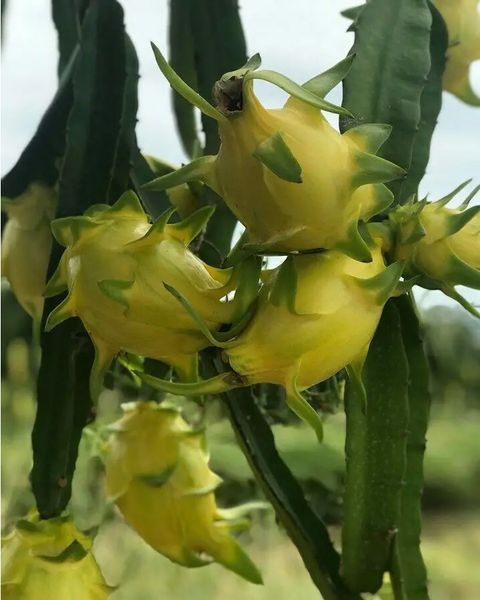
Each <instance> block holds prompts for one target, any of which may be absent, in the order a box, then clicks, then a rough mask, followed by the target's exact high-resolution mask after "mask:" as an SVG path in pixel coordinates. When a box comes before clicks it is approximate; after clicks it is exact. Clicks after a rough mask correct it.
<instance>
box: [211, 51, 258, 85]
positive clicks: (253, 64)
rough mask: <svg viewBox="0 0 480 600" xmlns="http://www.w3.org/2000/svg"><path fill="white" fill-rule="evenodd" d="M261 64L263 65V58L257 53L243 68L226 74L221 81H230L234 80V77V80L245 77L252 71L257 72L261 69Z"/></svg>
mask: <svg viewBox="0 0 480 600" xmlns="http://www.w3.org/2000/svg"><path fill="white" fill-rule="evenodd" d="M261 64H262V57H261V56H260V54H259V53H258V52H257V53H256V54H254V55H253V56H251V57H250V58H249V59H248V60H247V62H246V63H245V64H244V65H243V67H240V68H239V69H235V71H229V72H228V73H224V74H223V75H222V77H221V78H220V80H221V81H228V80H230V79H232V77H234V78H242V77H245V75H246V74H247V73H249V72H250V71H256V70H257V69H259V68H260V66H261Z"/></svg>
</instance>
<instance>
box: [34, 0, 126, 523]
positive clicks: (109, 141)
mask: <svg viewBox="0 0 480 600" xmlns="http://www.w3.org/2000/svg"><path fill="white" fill-rule="evenodd" d="M81 40H82V44H81V48H80V51H79V54H78V59H77V61H76V68H75V73H74V78H73V84H74V85H73V89H74V101H73V106H72V109H71V111H70V115H69V118H68V124H67V127H66V131H67V137H66V147H65V156H64V160H63V164H62V171H61V174H60V181H59V206H58V210H57V217H72V216H75V215H79V214H81V213H83V212H84V211H85V209H87V208H88V207H89V206H91V205H92V204H103V203H106V200H107V193H108V189H109V185H110V180H111V176H112V169H113V165H114V162H115V153H116V148H117V142H118V136H119V126H120V122H121V116H122V107H123V97H124V88H125V78H126V69H125V32H124V27H123V11H122V9H121V7H120V5H119V4H118V3H117V2H116V1H115V0H103V1H102V2H94V3H92V4H91V5H90V7H89V8H88V10H87V11H86V13H85V18H84V21H83V26H82V36H81ZM77 218H79V217H77ZM79 222H82V223H83V222H84V220H82V219H80V221H79ZM61 254H62V248H61V247H60V246H59V245H58V244H54V246H53V250H52V257H51V260H50V265H49V274H50V275H51V274H53V272H54V271H55V269H56V267H57V265H58V261H59V259H60V256H61ZM56 304H57V300H56V299H47V301H46V303H45V309H44V313H43V323H45V321H46V319H47V316H48V315H49V314H50V312H51V311H52V310H53V309H54V308H55V306H56ZM41 347H42V359H41V364H40V371H39V376H38V383H37V385H38V394H37V415H36V420H35V425H34V430H33V438H32V439H33V469H32V474H31V479H32V488H33V493H34V495H35V499H36V502H37V508H38V511H39V513H40V515H41V517H42V518H49V517H53V516H56V515H59V514H60V513H61V512H62V510H63V509H64V508H65V506H66V505H67V503H68V501H69V499H70V493H71V480H72V477H73V473H74V469H75V461H76V458H77V452H78V444H79V441H80V435H81V431H82V429H83V427H84V426H85V425H86V424H87V421H88V420H89V419H90V416H91V415H90V413H91V399H90V394H89V391H88V379H89V372H90V370H91V368H92V364H93V360H94V358H93V357H94V351H93V347H92V344H91V342H90V341H89V340H88V338H87V337H86V334H85V332H84V331H83V328H82V326H81V323H80V322H79V321H78V320H77V319H68V320H66V321H64V322H62V323H60V324H58V325H57V326H56V327H55V329H53V331H51V332H43V334H42V337H41Z"/></svg>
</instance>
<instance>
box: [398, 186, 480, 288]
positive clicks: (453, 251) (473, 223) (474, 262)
mask: <svg viewBox="0 0 480 600" xmlns="http://www.w3.org/2000/svg"><path fill="white" fill-rule="evenodd" d="M461 187H463V186H461ZM456 191H457V190H455V192H453V193H452V194H450V195H448V196H446V197H445V198H444V199H442V200H439V201H437V202H432V203H426V202H419V203H416V204H412V203H410V204H408V205H406V206H404V207H401V208H399V209H397V210H396V211H394V212H393V213H392V214H391V221H392V222H393V223H394V224H396V226H397V230H398V234H397V245H396V248H395V256H396V258H397V259H399V260H407V261H409V265H410V266H409V269H410V271H411V273H412V274H413V275H416V274H423V275H426V276H427V277H428V278H430V279H431V280H434V281H436V282H438V283H439V285H440V287H442V286H445V285H447V286H449V287H451V286H455V285H466V286H469V287H472V288H475V289H480V213H479V211H480V207H479V206H474V207H472V208H470V209H467V208H466V206H467V204H468V201H469V200H470V199H471V198H472V197H473V195H474V193H475V192H476V191H477V190H474V192H473V193H472V194H470V196H469V198H468V199H467V201H466V202H465V203H463V204H462V205H461V206H460V207H459V208H446V207H445V203H446V202H448V200H450V198H451V197H452V196H453V194H454V193H456ZM442 289H443V288H442Z"/></svg>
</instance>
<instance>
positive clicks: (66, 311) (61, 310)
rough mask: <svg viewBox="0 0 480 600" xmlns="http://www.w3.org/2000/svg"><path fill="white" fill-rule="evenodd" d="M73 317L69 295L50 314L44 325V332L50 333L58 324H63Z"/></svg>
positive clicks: (73, 310) (73, 312) (72, 307)
mask: <svg viewBox="0 0 480 600" xmlns="http://www.w3.org/2000/svg"><path fill="white" fill-rule="evenodd" d="M74 315H75V309H74V306H73V301H72V296H71V294H69V295H68V296H67V297H66V298H65V300H63V301H62V302H61V303H60V304H59V305H58V306H57V307H56V308H55V309H54V310H52V312H51V313H50V314H49V315H48V318H47V321H46V323H45V331H47V332H48V331H51V330H52V329H53V328H54V327H56V326H57V325H60V323H63V322H64V321H66V320H67V319H69V318H70V317H73V316H74Z"/></svg>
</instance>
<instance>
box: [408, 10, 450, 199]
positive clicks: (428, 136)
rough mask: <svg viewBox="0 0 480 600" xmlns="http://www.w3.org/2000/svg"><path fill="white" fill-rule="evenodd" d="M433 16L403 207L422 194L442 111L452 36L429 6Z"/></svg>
mask: <svg viewBox="0 0 480 600" xmlns="http://www.w3.org/2000/svg"><path fill="white" fill-rule="evenodd" d="M428 6H429V8H430V10H431V12H432V30H431V34H430V59H431V67H430V72H429V73H428V79H427V81H426V83H425V87H424V89H423V92H422V95H421V98H420V111H421V118H420V122H419V129H418V131H417V134H416V136H415V140H414V144H413V153H412V160H411V164H410V168H409V169H408V173H407V177H406V179H405V181H404V182H403V184H402V190H401V197H400V202H401V203H402V204H403V203H404V202H405V201H406V200H407V199H408V198H409V197H410V196H411V195H412V194H417V193H418V186H419V184H420V181H421V180H422V178H423V176H424V175H425V171H426V168H427V164H428V161H429V159H430V144H431V141H432V135H433V132H434V130H435V127H436V124H437V120H438V115H439V113H440V109H441V107H442V77H443V74H444V71H445V62H446V52H447V47H448V33H447V29H446V27H445V23H444V21H443V19H442V17H441V16H440V13H439V12H438V10H437V9H436V8H435V6H434V5H433V3H432V2H428Z"/></svg>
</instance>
